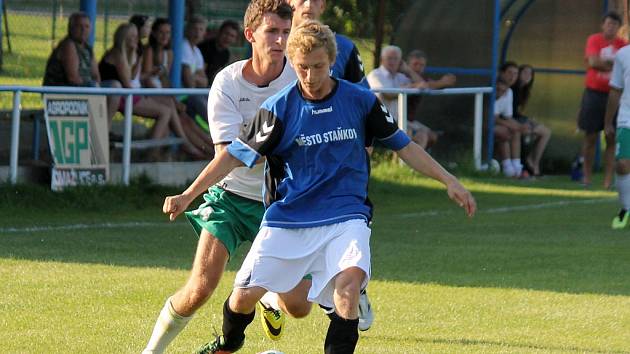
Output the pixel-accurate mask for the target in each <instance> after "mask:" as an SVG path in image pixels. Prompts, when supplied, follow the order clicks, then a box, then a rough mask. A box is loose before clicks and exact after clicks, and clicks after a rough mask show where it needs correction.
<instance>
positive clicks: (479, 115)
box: [0, 86, 492, 185]
mask: <svg viewBox="0 0 630 354" xmlns="http://www.w3.org/2000/svg"><path fill="white" fill-rule="evenodd" d="M372 91H373V92H375V93H391V94H398V112H399V113H398V115H399V117H398V126H399V127H400V129H401V130H403V131H407V98H408V96H409V95H427V96H439V95H475V108H474V112H475V114H474V142H473V158H474V161H475V168H477V169H481V144H482V126H483V95H484V94H488V93H491V92H492V87H469V88H448V89H441V90H429V89H372ZM0 92H13V111H12V123H11V152H10V162H9V164H10V172H9V181H10V183H11V184H16V183H17V174H18V173H17V172H18V148H19V143H20V142H19V140H20V111H21V100H22V93H39V94H45V93H49V94H74V95H117V96H126V100H125V111H124V131H123V158H122V183H123V184H124V185H129V172H130V166H131V133H132V111H133V96H134V95H143V96H181V95H207V94H208V92H209V89H173V88H169V89H166V88H164V89H153V88H138V89H122V88H97V87H63V86H44V87H35V86H0Z"/></svg>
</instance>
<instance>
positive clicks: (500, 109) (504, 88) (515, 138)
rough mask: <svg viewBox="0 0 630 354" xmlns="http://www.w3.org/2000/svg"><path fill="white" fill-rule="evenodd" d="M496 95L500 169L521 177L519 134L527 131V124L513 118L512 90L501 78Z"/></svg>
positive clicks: (495, 109) (497, 144)
mask: <svg viewBox="0 0 630 354" xmlns="http://www.w3.org/2000/svg"><path fill="white" fill-rule="evenodd" d="M496 88H497V97H496V100H495V102H494V138H495V144H496V147H497V149H496V153H497V156H498V159H499V161H501V170H502V171H503V174H504V175H505V176H506V177H516V178H519V177H521V173H522V171H523V165H522V164H521V136H522V134H527V133H529V126H528V125H527V124H521V123H519V122H518V121H516V120H515V119H514V118H513V113H512V90H511V89H510V86H509V84H508V83H507V81H506V80H505V79H504V78H503V75H501V76H499V78H498V79H497V84H496Z"/></svg>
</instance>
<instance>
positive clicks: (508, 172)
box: [501, 159, 514, 177]
mask: <svg viewBox="0 0 630 354" xmlns="http://www.w3.org/2000/svg"><path fill="white" fill-rule="evenodd" d="M501 169H502V170H503V174H504V175H505V176H506V177H514V167H513V166H512V160H509V159H506V160H503V161H501Z"/></svg>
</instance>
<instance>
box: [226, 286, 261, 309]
mask: <svg viewBox="0 0 630 354" xmlns="http://www.w3.org/2000/svg"><path fill="white" fill-rule="evenodd" d="M251 290H252V289H234V291H233V292H232V294H231V295H230V300H229V301H230V308H231V309H232V311H234V312H238V313H250V312H252V311H253V310H254V309H255V308H256V303H257V302H258V300H259V299H260V297H261V296H262V294H261V295H260V296H256V294H255V293H254V292H253V291H251ZM263 294H264V293H263Z"/></svg>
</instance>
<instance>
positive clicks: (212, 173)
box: [162, 149, 243, 221]
mask: <svg viewBox="0 0 630 354" xmlns="http://www.w3.org/2000/svg"><path fill="white" fill-rule="evenodd" d="M239 166H243V163H242V162H241V161H240V160H238V159H236V158H235V157H234V156H232V155H231V154H230V153H229V152H227V150H226V149H221V150H220V151H219V153H218V154H217V155H216V156H215V158H214V159H213V160H212V161H210V163H209V164H208V165H207V166H206V167H205V168H204V169H203V171H201V173H200V174H199V176H197V178H196V179H195V181H194V182H193V183H192V184H191V185H190V186H189V187H188V188H186V190H185V191H184V192H183V193H182V194H178V195H173V196H169V197H166V198H165V199H164V205H163V206H162V212H164V214H169V219H170V220H171V221H173V220H175V218H177V216H178V215H179V214H181V213H183V212H184V211H185V210H186V209H187V208H188V205H190V203H191V202H192V201H193V200H195V198H197V196H199V195H200V194H201V193H203V192H205V191H206V190H207V189H208V188H209V187H210V186H211V185H213V184H215V183H217V182H219V181H220V180H221V179H223V177H225V176H226V175H227V174H228V173H230V172H231V171H232V170H233V169H234V168H236V167H239Z"/></svg>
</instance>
